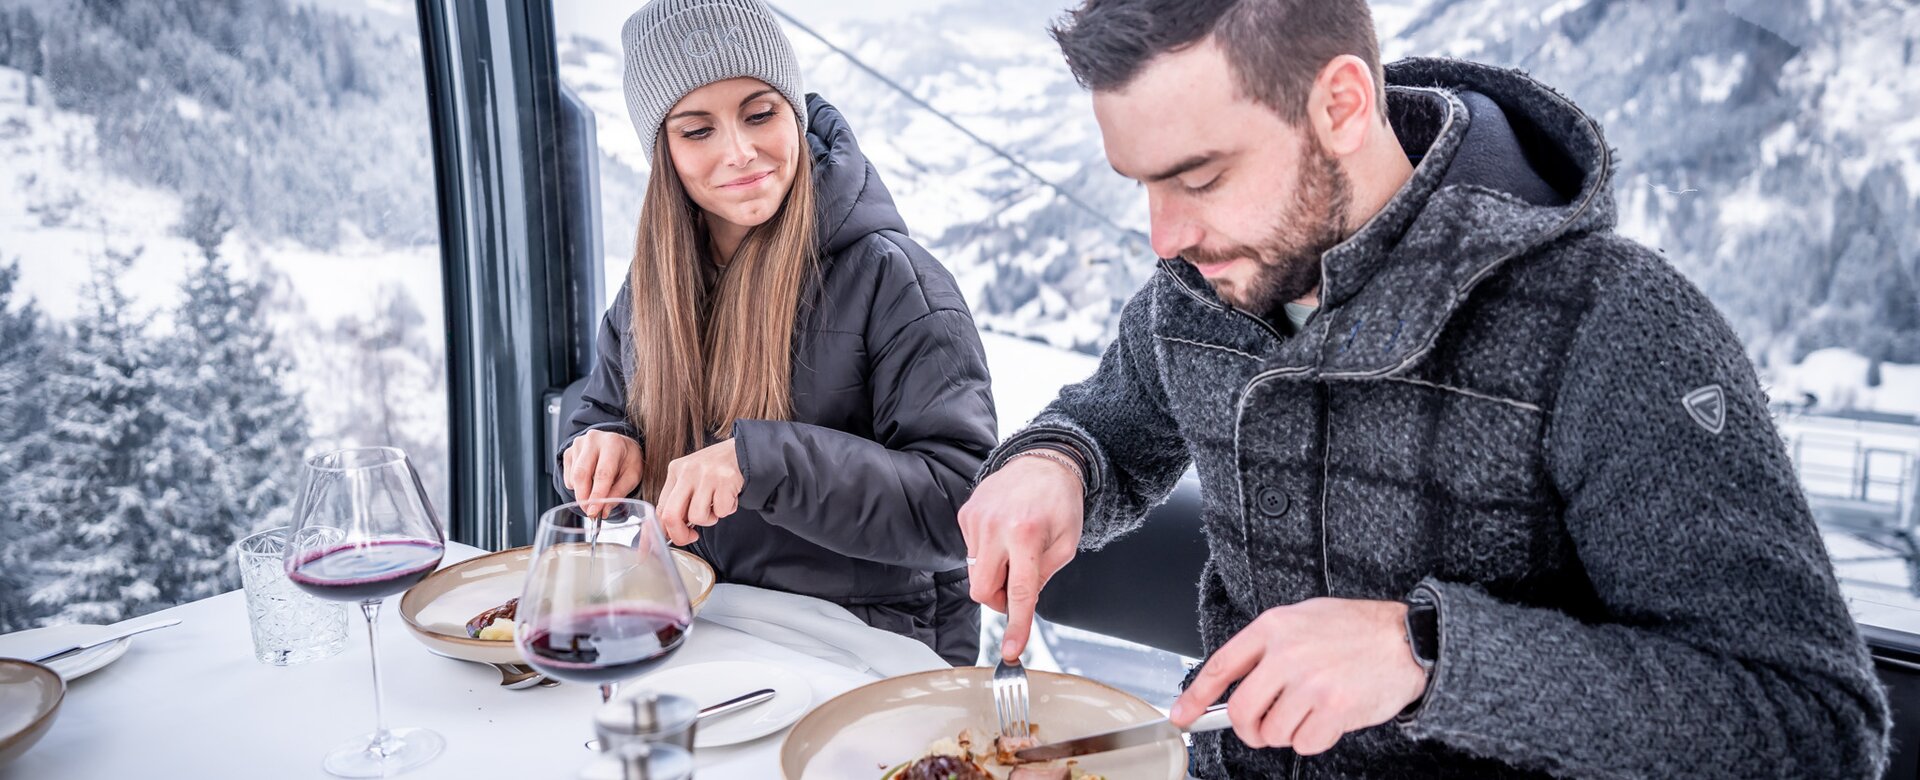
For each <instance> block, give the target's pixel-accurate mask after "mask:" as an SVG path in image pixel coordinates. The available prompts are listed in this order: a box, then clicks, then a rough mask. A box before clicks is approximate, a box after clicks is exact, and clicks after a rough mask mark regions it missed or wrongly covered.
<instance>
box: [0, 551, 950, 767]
mask: <svg viewBox="0 0 1920 780" xmlns="http://www.w3.org/2000/svg"><path fill="white" fill-rule="evenodd" d="M478 554H481V551H480V550H478V549H476V548H473V547H468V546H465V545H451V546H450V547H449V550H448V555H447V562H448V563H452V562H455V561H458V560H463V559H465V558H467V557H471V556H473V555H478ZM398 601H399V599H398V597H395V598H392V599H389V600H388V603H387V604H386V606H385V607H384V608H383V609H381V611H380V617H379V624H380V625H379V639H378V641H379V646H380V672H381V677H382V681H383V683H384V687H385V694H386V696H385V704H386V713H387V725H388V726H390V727H400V726H423V727H427V728H431V729H433V730H434V731H437V732H439V733H440V735H441V736H443V737H445V738H446V742H447V746H446V750H445V752H444V753H442V754H441V756H440V757H439V758H437V759H435V760H434V761H433V762H432V763H430V764H427V765H425V766H423V767H421V768H419V769H416V770H414V771H412V772H408V773H406V774H404V775H400V776H401V777H407V778H415V777H417V778H463V779H466V778H513V779H514V780H520V779H521V778H528V779H530V778H543V779H544V778H571V777H574V776H576V775H577V774H578V773H579V771H580V770H582V769H584V768H585V767H586V766H587V765H588V764H589V763H590V762H591V761H592V759H593V757H594V756H593V754H592V753H591V752H590V751H588V750H587V749H586V748H585V747H584V744H583V743H584V742H585V741H586V740H588V739H590V738H592V736H593V724H592V717H593V712H594V710H595V709H596V708H597V707H598V706H599V705H600V697H599V694H598V692H597V691H596V689H594V688H592V687H589V686H585V685H571V684H567V685H560V686H557V687H553V688H537V687H536V688H529V689H524V690H508V689H505V688H502V687H501V686H500V684H499V683H500V675H499V673H498V672H497V671H495V670H494V669H493V668H492V667H490V666H485V665H481V664H474V663H467V662H464V661H456V660H452V659H449V658H444V657H441V656H437V655H434V654H432V653H429V652H428V651H427V649H426V647H425V646H423V645H421V644H420V643H419V642H418V641H416V640H415V639H414V638H413V637H412V636H411V635H409V634H408V633H407V630H406V626H405V625H404V624H403V623H402V622H401V620H400V618H399V616H398V615H397V614H396V605H397V603H398ZM352 612H353V613H356V614H351V615H350V616H349V617H350V618H351V620H350V621H349V623H350V625H351V628H350V630H349V635H348V644H347V650H346V651H345V652H343V653H340V654H339V655H335V656H333V657H330V658H327V659H324V660H320V661H315V662H312V663H308V664H304V665H299V666H290V667H275V666H270V665H267V664H263V663H260V662H259V661H256V660H255V659H254V656H253V646H252V639H251V637H250V634H249V631H248V627H247V607H246V601H245V597H244V595H243V594H242V593H241V592H239V591H233V592H230V593H225V594H222V595H219V596H214V597H212V598H207V599H203V600H200V601H195V602H191V603H188V604H182V605H180V606H177V607H173V608H171V609H167V610H164V611H161V612H158V613H155V615H154V616H153V617H156V618H179V619H180V621H181V623H180V625H178V626H175V627H172V628H168V629H163V630H159V631H154V632H151V633H147V634H142V635H140V636H138V637H135V638H134V639H133V642H132V645H131V647H130V648H129V650H128V652H127V653H126V655H125V656H123V657H121V658H120V659H119V660H117V661H115V662H113V663H112V664H110V665H108V666H106V667H105V668H102V669H100V670H98V671H95V672H93V673H91V674H87V675H85V676H83V677H80V678H78V679H75V680H72V681H70V682H69V685H68V688H67V693H66V699H65V700H64V702H63V703H62V705H61V707H60V712H59V714H58V716H57V719H56V721H55V723H54V725H53V728H52V730H51V731H50V732H48V734H47V735H46V737H45V738H44V739H42V740H41V741H40V743H39V744H38V745H35V746H34V747H33V748H32V749H31V750H29V751H28V752H27V754H26V755H24V756H22V757H21V758H20V759H18V760H16V761H14V762H13V763H12V764H10V765H8V766H6V767H4V768H0V778H5V779H6V780H28V779H29V778H30V779H31V780H118V779H119V778H195V779H201V778H205V779H207V780H216V779H218V778H247V779H248V780H255V779H257V778H324V777H328V775H327V774H326V773H325V772H323V771H322V770H321V768H320V762H321V758H322V757H323V756H324V755H325V754H326V752H327V751H328V750H329V749H331V748H332V747H333V746H335V745H337V744H339V743H341V742H343V741H346V740H348V739H351V738H353V737H355V736H356V735H359V734H362V733H366V732H368V731H370V730H371V729H372V726H373V700H372V696H373V691H372V680H371V673H370V671H369V666H368V662H367V653H368V650H367V641H366V625H365V621H364V620H362V619H361V618H360V616H359V615H358V614H357V613H358V610H352ZM849 621H851V622H849ZM722 660H726V661H752V662H761V663H767V664H772V665H775V666H778V667H780V668H781V669H784V670H787V671H790V672H793V673H795V674H798V675H799V676H800V677H802V678H804V679H805V680H806V681H807V682H808V683H809V684H810V685H811V686H812V688H813V704H814V705H816V706H817V705H818V704H820V703H822V702H825V701H826V700H827V699H829V698H831V697H833V696H835V695H838V694H840V693H842V692H844V691H847V690H849V689H852V688H855V687H857V686H860V685H863V684H866V683H869V682H872V681H874V680H878V679H881V678H882V677H885V676H891V675H897V674H905V673H909V672H913V671H924V670H927V669H937V668H943V667H945V666H946V664H945V662H943V661H942V660H941V659H940V657H939V656H938V655H936V654H934V652H933V651H932V650H930V649H928V648H927V647H926V646H925V645H921V644H919V643H918V642H914V641H913V640H911V639H906V638H904V637H900V636H897V635H895V634H891V633H888V632H885V631H880V630H877V629H873V628H869V627H867V626H866V625H865V624H861V623H859V621H858V619H857V618H854V617H853V616H852V615H851V614H850V613H847V612H846V610H844V609H841V608H839V607H837V606H834V605H832V604H829V603H827V602H824V601H820V600H818V599H811V598H807V597H804V596H796V595H794V594H790V593H778V592H774V591H765V590H760V589H757V588H747V587H743V586H738V585H721V586H719V587H718V588H716V590H715V593H714V595H713V597H712V598H711V599H710V600H709V601H708V602H707V604H706V606H705V607H703V609H702V612H701V614H700V617H699V619H697V620H696V621H695V624H694V629H693V630H692V632H691V633H690V634H689V635H688V637H687V640H686V644H684V645H682V647H681V649H680V650H679V651H678V652H677V653H675V654H674V656H673V657H672V659H671V660H669V661H668V662H667V663H666V664H664V665H663V666H662V667H660V668H659V669H658V670H656V671H664V670H668V669H673V668H675V667H679V666H684V665H688V664H694V663H700V662H704V661H722ZM645 684H646V677H644V676H642V677H639V678H636V679H635V680H632V681H628V682H627V683H624V685H627V686H644V685H645ZM786 733H787V732H786V730H785V729H783V730H781V731H779V732H776V733H774V734H772V735H769V736H766V737H763V738H760V739H758V740H754V741H751V742H746V743H742V744H738V745H732V746H727V747H716V748H706V749H702V750H700V751H698V753H697V755H696V756H695V759H696V767H697V769H696V777H698V778H700V780H735V779H736V778H737V779H738V780H749V779H751V780H769V779H770V778H779V777H780V776H781V774H780V767H779V752H780V744H781V740H782V739H783V738H784V737H785V735H786Z"/></svg>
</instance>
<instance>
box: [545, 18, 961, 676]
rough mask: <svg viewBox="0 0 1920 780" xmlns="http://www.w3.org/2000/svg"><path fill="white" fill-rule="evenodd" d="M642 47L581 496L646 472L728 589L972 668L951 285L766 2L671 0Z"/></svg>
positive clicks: (588, 400)
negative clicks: (623, 241)
mask: <svg viewBox="0 0 1920 780" xmlns="http://www.w3.org/2000/svg"><path fill="white" fill-rule="evenodd" d="M622 40H623V43H624V46H625V50H626V55H627V70H626V91H627V107H628V111H629V113H630V115H631V117H632V119H633V123H634V127H635V129H636V130H637V131H638V132H639V133H640V137H641V140H643V141H645V142H646V144H647V148H648V149H650V150H651V152H650V153H651V159H652V162H653V171H652V174H651V177H650V178H649V180H648V182H647V194H646V199H645V203H644V205H643V206H642V207H641V213H640V230H639V238H638V241H637V242H636V247H635V249H634V259H633V265H632V269H631V271H630V272H629V275H628V279H627V283H626V285H625V286H624V287H623V288H622V289H621V291H620V294H619V296H618V297H617V298H616V299H615V301H614V303H613V306H612V308H610V309H609V310H608V311H607V315H606V318H605V320H604V321H603V323H602V325H601V329H600V336H599V342H598V345H597V349H598V353H599V356H598V359H597V361H596V364H595V366H594V369H593V372H592V375H591V376H590V377H589V379H588V382H587V387H586V391H585V393H584V395H583V397H582V404H581V407H580V408H579V409H578V410H577V411H576V412H575V413H574V415H573V416H572V419H571V423H570V428H571V430H572V431H574V437H573V439H572V441H571V442H570V443H569V444H568V446H567V447H566V448H565V449H564V452H563V454H562V456H561V470H560V473H559V477H558V481H559V482H560V483H561V486H562V488H563V493H566V494H569V495H575V496H577V497H580V498H601V497H609V496H625V495H629V494H631V493H633V492H634V491H635V490H636V489H637V490H638V491H639V493H640V495H641V496H643V497H645V498H646V499H648V500H650V501H653V502H654V503H655V504H656V505H657V507H658V510H659V514H660V517H661V520H662V525H663V526H664V527H665V528H666V529H667V535H668V536H669V538H671V539H672V540H673V542H674V543H675V544H680V545H687V546H690V547H691V549H692V550H693V551H694V552H695V553H697V554H699V555H700V556H701V557H703V558H705V559H707V560H708V561H709V562H711V563H712V564H713V566H714V569H715V570H716V571H718V572H719V575H720V578H721V579H722V580H724V581H729V582H738V583H744V584H748V585H756V586H760V587H767V588H775V589H779V590H785V591H791V592H795V593H804V594H807V595H811V596H817V597H820V598H823V599H826V600H829V601H832V602H835V603H837V604H840V605H843V606H845V607H846V608H847V609H849V610H851V611H852V612H853V613H854V614H856V615H859V616H860V617H861V618H862V619H863V620H865V621H866V622H867V623H869V624H871V625H873V626H875V627H878V628H883V629H886V630H890V631H894V632H897V633H900V634H905V635H907V636H911V637H913V638H915V639H918V640H920V641H922V642H925V643H926V644H927V645H929V646H930V647H932V648H934V650H935V651H937V652H939V653H940V655H941V656H942V657H944V658H946V659H947V660H948V661H950V662H952V663H955V664H971V663H973V662H974V660H975V658H976V656H977V653H978V643H979V639H978V636H979V612H978V607H977V606H976V605H974V604H973V602H972V600H971V599H969V598H968V597H967V582H966V570H965V568H964V556H965V544H964V542H963V541H962V540H961V537H960V529H959V525H958V523H957V522H956V520H955V513H956V511H957V510H958V508H959V506H960V505H961V504H962V503H964V501H965V499H966V496H967V492H968V491H969V489H970V486H971V479H972V477H973V475H974V473H975V472H976V471H977V470H978V468H979V466H980V463H981V461H982V459H983V458H985V457H986V454H987V452H988V450H990V449H991V448H992V446H993V442H994V430H995V425H994V411H993V399H992V397H991V395H990V393H989V388H988V380H987V368H986V358H985V354H984V352H983V351H982V349H981V346H980V338H979V335H978V333H977V332H976V331H975V329H974V325H973V318H972V315H970V314H969V313H968V311H967V306H966V302H965V301H964V300H963V299H962V298H961V296H960V293H959V292H958V290H957V289H956V287H955V285H954V282H953V278H952V276H950V275H949V274H948V273H947V271H946V270H945V269H944V268H942V267H941V266H940V264H939V263H938V262H936V261H935V260H934V259H933V258H932V257H931V256H930V255H928V254H927V252H926V250H924V249H922V248H921V247H920V246H919V245H918V244H915V243H914V242H913V241H912V240H911V239H909V238H907V235H906V225H905V224H904V223H903V222H902V221H901V218H900V214H899V212H898V211H896V210H895V209H894V206H893V201H892V198H891V197H890V196H889V195H888V194H887V190H886V187H885V186H883V185H882V184H881V183H880V180H879V178H878V176H877V175H876V174H875V173H874V170H873V167H872V166H871V165H869V164H868V162H867V160H866V157H865V156H863V155H862V154H861V152H860V148H859V146H858V145H857V144H855V142H854V139H853V134H852V132H851V131H850V130H849V129H848V128H847V124H846V120H845V119H844V118H843V117H842V116H841V115H840V113H839V112H838V111H836V110H835V109H834V108H833V107H832V106H830V105H828V104H827V103H826V102H825V101H823V100H821V99H820V98H819V96H817V95H815V96H808V97H807V98H806V99H804V100H803V99H802V97H801V95H802V93H801V91H800V88H799V86H800V85H799V68H798V67H797V65H796V64H795V61H794V56H793V50H792V48H791V46H790V44H789V43H788V41H787V39H786V37H785V36H784V35H783V34H782V33H781V31H780V28H779V27H778V25H777V24H775V22H774V21H773V19H772V16H771V14H770V13H769V11H768V9H767V7H766V6H765V5H764V4H763V3H762V2H760V0H654V2H651V3H648V4H647V5H646V6H645V7H643V8H641V9H640V11H639V12H637V13H635V14H634V15H633V16H632V17H631V18H629V19H628V20H627V23H626V26H625V28H624V29H623V31H622Z"/></svg>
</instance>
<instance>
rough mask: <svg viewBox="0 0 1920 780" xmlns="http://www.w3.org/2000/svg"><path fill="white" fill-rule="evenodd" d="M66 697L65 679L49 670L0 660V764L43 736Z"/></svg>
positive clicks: (25, 662)
mask: <svg viewBox="0 0 1920 780" xmlns="http://www.w3.org/2000/svg"><path fill="white" fill-rule="evenodd" d="M66 696H67V683H66V681H65V680H62V679H60V675H59V674H57V673H55V672H54V671H53V670H52V669H48V668H47V667H44V666H41V665H39V664H36V663H33V662H31V661H21V660H18V659H13V658H5V659H0V766H5V765H7V764H8V763H9V762H11V761H13V760H14V759H16V758H19V757H20V755H21V754H23V753H25V752H27V750H28V749H29V748H32V747H33V743H35V742H39V741H40V738H41V737H44V736H46V734H47V730H48V729H51V728H53V716H54V714H55V713H58V712H59V711H60V700H61V699H64V698H66Z"/></svg>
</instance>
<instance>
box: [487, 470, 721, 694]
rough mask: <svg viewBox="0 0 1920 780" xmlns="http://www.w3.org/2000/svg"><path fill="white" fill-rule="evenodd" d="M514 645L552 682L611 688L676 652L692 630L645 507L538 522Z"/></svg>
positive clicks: (600, 504) (583, 508)
mask: <svg viewBox="0 0 1920 780" xmlns="http://www.w3.org/2000/svg"><path fill="white" fill-rule="evenodd" d="M518 617H519V622H520V628H519V630H517V631H516V632H515V635H514V641H515V642H516V643H518V644H519V647H520V652H521V654H522V655H524V656H525V657H526V659H527V663H529V664H532V665H533V667H534V668H535V669H538V670H540V672H541V673H543V674H546V675H547V676H550V677H557V678H559V679H562V680H568V681H572V682H578V683H584V684H597V685H599V686H600V700H601V701H602V702H605V701H607V700H609V699H611V698H613V693H614V687H615V684H616V683H618V682H619V681H620V680H622V679H625V678H628V677H633V676H635V675H638V674H640V673H642V672H645V671H647V670H648V669H651V668H653V667H654V666H657V665H659V664H660V663H661V662H664V661H665V660H667V658H668V657H669V656H670V655H672V654H673V651H675V650H677V649H679V648H680V644H681V643H682V642H683V641H685V640H686V636H687V631H688V630H689V629H690V628H691V627H692V625H693V607H692V606H690V604H689V603H688V600H687V589H686V585H685V584H684V583H682V582H681V580H680V574H679V571H678V569H676V568H675V566H674V562H673V554H672V552H671V548H669V547H668V545H667V537H666V534H665V533H663V532H662V531H661V529H660V521H659V520H658V519H657V518H655V517H654V514H653V506H652V505H651V504H648V503H646V502H645V501H635V500H632V499H625V498H616V499H601V500H596V501H588V502H575V503H571V504H562V505H560V506H557V507H554V508H553V509H551V510H549V511H548V512H547V513H546V514H545V515H542V516H541V517H540V527H539V529H538V530H536V531H535V532H534V540H533V567H532V569H531V571H529V572H528V574H527V586H526V590H525V592H523V593H522V594H521V596H520V607H519V615H518Z"/></svg>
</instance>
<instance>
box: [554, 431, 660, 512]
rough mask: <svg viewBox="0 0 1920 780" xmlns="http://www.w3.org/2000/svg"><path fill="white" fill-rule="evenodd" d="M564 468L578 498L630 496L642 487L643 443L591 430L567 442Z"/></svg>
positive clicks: (577, 499) (562, 461)
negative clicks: (641, 458) (641, 457)
mask: <svg viewBox="0 0 1920 780" xmlns="http://www.w3.org/2000/svg"><path fill="white" fill-rule="evenodd" d="M560 458H561V463H560V471H561V474H562V477H563V479H565V481H566V485H567V489H568V490H571V491H573V497H574V500H576V501H581V502H586V501H596V500H600V499H607V498H626V497H627V496H630V495H633V491H634V489H635V488H638V487H640V478H641V474H642V473H643V472H642V471H641V469H640V442H637V441H634V440H633V438H632V437H629V436H625V435H622V434H618V433H614V432H612V431H587V432H586V433H583V434H580V435H579V436H578V437H577V438H575V439H574V440H573V443H572V444H569V445H567V451H566V453H565V454H563V455H561V456H560Z"/></svg>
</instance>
